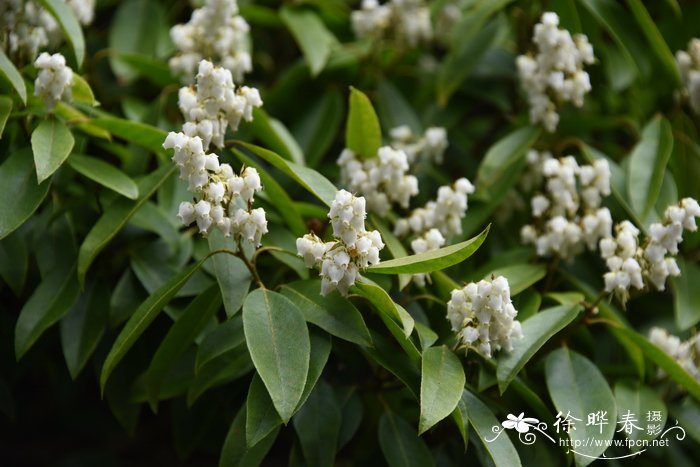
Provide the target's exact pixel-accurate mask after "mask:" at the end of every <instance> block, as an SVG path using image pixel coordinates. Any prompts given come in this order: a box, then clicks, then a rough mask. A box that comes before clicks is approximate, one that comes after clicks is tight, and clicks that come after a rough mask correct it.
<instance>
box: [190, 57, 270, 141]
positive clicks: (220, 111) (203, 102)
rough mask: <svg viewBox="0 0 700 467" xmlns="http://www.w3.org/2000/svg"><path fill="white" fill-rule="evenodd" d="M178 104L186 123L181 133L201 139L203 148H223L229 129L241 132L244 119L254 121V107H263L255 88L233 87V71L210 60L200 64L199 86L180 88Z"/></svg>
mask: <svg viewBox="0 0 700 467" xmlns="http://www.w3.org/2000/svg"><path fill="white" fill-rule="evenodd" d="M178 98H179V99H178V105H179V106H180V111H181V112H182V115H183V117H184V118H185V120H186V122H185V124H184V125H183V127H182V131H183V132H184V133H185V134H186V135H188V136H199V137H200V138H202V141H203V144H204V148H205V149H206V148H208V147H209V144H210V143H214V145H215V146H217V147H219V148H223V147H224V135H225V134H226V127H227V126H230V127H231V129H232V130H233V131H236V130H237V129H238V125H239V123H240V121H241V119H244V120H246V121H251V120H252V119H253V108H254V107H260V106H262V104H263V102H262V99H261V98H260V93H259V92H258V90H257V89H255V88H249V87H247V86H241V87H238V88H236V86H235V85H234V84H233V80H232V77H231V72H230V71H229V70H228V69H226V68H222V67H218V66H214V65H213V64H212V63H211V62H209V61H207V60H202V61H201V62H199V68H198V72H197V75H196V85H195V86H194V87H191V86H186V87H183V88H180V92H179V94H178Z"/></svg>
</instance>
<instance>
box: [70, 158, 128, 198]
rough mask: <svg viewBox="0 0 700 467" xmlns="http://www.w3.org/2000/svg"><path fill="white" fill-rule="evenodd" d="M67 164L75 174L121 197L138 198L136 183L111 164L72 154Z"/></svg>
mask: <svg viewBox="0 0 700 467" xmlns="http://www.w3.org/2000/svg"><path fill="white" fill-rule="evenodd" d="M68 164H69V165H70V166H71V167H72V168H73V169H74V170H75V171H76V172H78V173H80V174H82V175H84V176H86V177H87V178H89V179H90V180H93V181H95V182H97V183H99V184H100V185H102V186H104V187H107V188H109V189H110V190H112V191H115V192H117V193H119V194H120V195H122V196H126V197H127V198H129V199H137V198H138V197H139V187H138V186H137V185H136V182H134V181H133V180H132V179H131V178H130V177H129V176H128V175H126V174H125V173H124V172H122V171H121V170H119V169H118V168H116V167H114V166H113V165H112V164H108V163H107V162H104V161H101V160H99V159H96V158H94V157H90V156H84V155H81V154H72V155H71V157H70V159H68Z"/></svg>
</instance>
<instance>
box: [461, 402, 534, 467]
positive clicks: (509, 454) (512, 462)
mask: <svg viewBox="0 0 700 467" xmlns="http://www.w3.org/2000/svg"><path fill="white" fill-rule="evenodd" d="M460 405H464V407H466V412H467V416H468V417H469V422H470V423H471V426H472V427H473V428H474V432H476V435H477V436H478V437H479V439H480V440H481V442H482V443H483V446H484V448H485V449H486V452H487V453H488V455H489V457H490V458H491V459H492V460H493V464H494V465H507V466H509V467H510V466H512V467H516V466H520V465H521V463H520V457H519V456H518V452H517V451H516V450H515V447H514V446H513V443H512V442H511V441H510V438H508V436H505V435H501V436H498V437H497V438H496V439H493V438H494V436H495V435H494V432H493V431H492V428H493V427H494V426H495V427H500V426H501V424H500V423H499V422H498V420H497V419H496V417H495V416H494V414H493V412H491V409H489V408H488V407H487V406H486V404H484V403H483V402H481V400H479V398H478V397H476V396H475V395H474V394H472V393H471V392H470V391H468V390H466V389H465V390H464V391H463V392H462V399H461V400H460Z"/></svg>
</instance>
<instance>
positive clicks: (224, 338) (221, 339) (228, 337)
mask: <svg viewBox="0 0 700 467" xmlns="http://www.w3.org/2000/svg"><path fill="white" fill-rule="evenodd" d="M244 343H245V335H244V334H243V320H242V319H241V316H240V315H238V316H235V317H233V318H231V319H229V320H228V321H224V322H223V323H221V324H219V325H218V326H217V327H216V328H215V329H213V330H212V331H210V332H208V333H207V334H206V336H204V338H203V339H202V342H201V343H200V344H199V348H198V349H197V358H196V360H195V366H194V371H195V373H199V371H200V370H201V369H202V367H203V366H204V365H206V364H207V363H209V362H210V361H212V360H213V359H215V358H217V357H220V356H221V355H223V354H225V353H227V352H229V351H231V350H233V349H235V348H236V347H238V346H240V345H241V344H244Z"/></svg>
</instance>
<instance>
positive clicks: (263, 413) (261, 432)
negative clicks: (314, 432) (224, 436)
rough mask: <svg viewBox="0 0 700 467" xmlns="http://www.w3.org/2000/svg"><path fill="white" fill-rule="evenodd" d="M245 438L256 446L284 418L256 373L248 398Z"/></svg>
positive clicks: (250, 445)
mask: <svg viewBox="0 0 700 467" xmlns="http://www.w3.org/2000/svg"><path fill="white" fill-rule="evenodd" d="M246 412H247V416H246V423H245V440H246V445H247V446H248V447H249V448H252V447H255V446H257V445H258V443H260V442H261V441H262V440H263V439H265V438H266V437H267V436H268V435H269V434H270V433H271V432H272V431H273V430H274V429H275V428H277V427H279V426H280V425H281V424H282V419H281V418H280V416H279V414H278V413H277V411H276V410H275V406H274V404H273V403H272V399H271V398H270V394H269V393H268V392H267V389H265V383H263V381H262V379H260V375H259V374H258V373H256V374H255V376H254V377H253V380H252V381H251V382H250V387H249V388H248V398H247V399H246Z"/></svg>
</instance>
